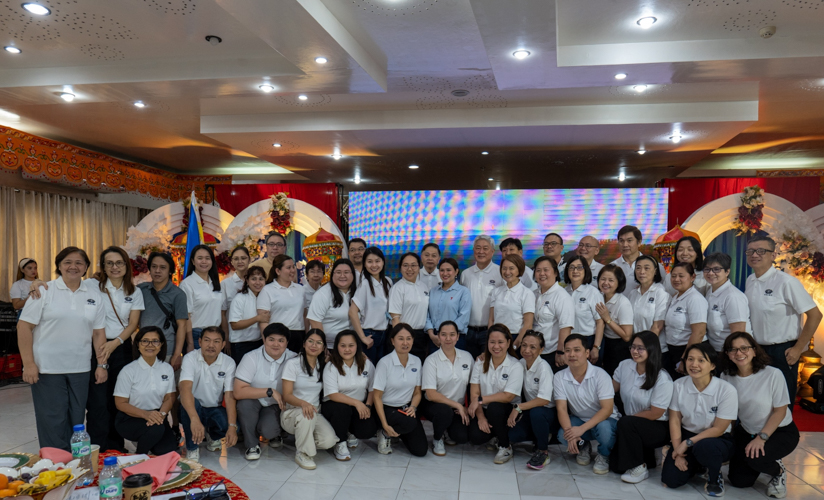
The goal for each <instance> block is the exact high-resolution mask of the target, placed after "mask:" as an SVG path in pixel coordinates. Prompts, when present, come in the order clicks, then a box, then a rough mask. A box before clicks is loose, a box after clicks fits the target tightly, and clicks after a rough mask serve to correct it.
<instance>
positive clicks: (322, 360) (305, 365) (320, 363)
mask: <svg viewBox="0 0 824 500" xmlns="http://www.w3.org/2000/svg"><path fill="white" fill-rule="evenodd" d="M312 335H317V336H318V337H320V339H321V340H322V341H323V344H324V345H326V334H325V333H323V330H321V329H320V328H310V329H309V331H308V332H306V334H305V335H304V336H303V342H301V344H300V352H299V353H298V356H300V367H301V369H303V371H304V372H305V373H306V374H307V375H309V376H310V377H311V376H312V367H311V366H309V359H307V357H306V347H304V344H306V341H307V340H309V337H311V336H312ZM315 363H316V365H317V369H318V380H320V381H321V382H323V367H324V366H325V365H326V354H325V353H320V354H319V355H318V359H317V361H315Z"/></svg>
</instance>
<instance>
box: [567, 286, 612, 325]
mask: <svg viewBox="0 0 824 500" xmlns="http://www.w3.org/2000/svg"><path fill="white" fill-rule="evenodd" d="M566 291H567V293H568V294H569V295H570V298H571V299H572V306H573V310H574V311H575V324H574V325H572V333H580V334H581V335H584V336H586V337H589V336H590V335H595V322H596V321H598V320H599V319H601V315H600V314H598V311H597V310H596V309H595V306H596V305H597V304H598V303H599V302H603V300H604V296H603V295H601V292H599V291H598V289H596V288H594V287H591V286H587V285H583V284H582V285H581V286H579V287H578V289H577V290H573V289H572V285H567V287H566Z"/></svg>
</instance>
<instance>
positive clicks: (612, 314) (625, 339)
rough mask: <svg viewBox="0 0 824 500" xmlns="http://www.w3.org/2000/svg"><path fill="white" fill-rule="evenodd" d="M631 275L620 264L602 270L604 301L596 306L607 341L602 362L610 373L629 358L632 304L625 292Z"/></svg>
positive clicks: (601, 287)
mask: <svg viewBox="0 0 824 500" xmlns="http://www.w3.org/2000/svg"><path fill="white" fill-rule="evenodd" d="M626 286H627V278H626V276H624V272H623V271H622V270H621V268H620V267H618V266H616V265H615V264H607V265H606V266H604V267H603V269H601V272H600V273H599V274H598V289H599V290H600V291H601V293H602V294H603V298H602V301H601V302H599V303H598V304H596V305H595V310H596V311H598V314H599V315H600V316H601V319H602V320H604V343H603V347H604V348H603V352H601V365H602V366H603V368H604V370H606V372H607V374H609V376H612V374H613V373H615V369H616V368H618V364H619V363H620V362H621V361H623V360H625V359H629V357H630V354H629V342H630V339H631V338H632V323H633V319H634V318H633V315H632V304H630V302H629V299H627V297H626V295H624V294H623V292H624V290H625V289H626Z"/></svg>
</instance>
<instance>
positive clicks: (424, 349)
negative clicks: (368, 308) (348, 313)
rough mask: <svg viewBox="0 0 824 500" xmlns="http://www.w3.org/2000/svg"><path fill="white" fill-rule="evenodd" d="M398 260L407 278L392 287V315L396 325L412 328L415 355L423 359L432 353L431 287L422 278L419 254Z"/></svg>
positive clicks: (410, 253) (390, 304) (406, 255)
mask: <svg viewBox="0 0 824 500" xmlns="http://www.w3.org/2000/svg"><path fill="white" fill-rule="evenodd" d="M398 262H399V267H400V271H401V276H403V277H402V278H401V279H400V280H398V282H397V283H395V284H394V285H392V288H391V289H390V290H389V306H388V308H389V316H391V317H392V326H395V325H398V324H400V323H405V324H407V325H409V326H410V327H412V336H413V337H414V338H415V343H414V345H413V346H412V351H411V354H413V355H415V356H417V357H418V358H419V359H420V360H421V362H423V360H425V359H426V356H427V355H428V354H429V336H428V335H427V334H426V332H425V331H424V327H426V314H427V312H428V311H429V291H430V289H429V288H427V286H426V284H424V282H423V281H420V280H419V279H418V278H419V277H420V273H419V270H420V267H421V258H420V257H418V254H416V253H414V252H408V253H405V254H403V255H401V258H400V260H399V261H398Z"/></svg>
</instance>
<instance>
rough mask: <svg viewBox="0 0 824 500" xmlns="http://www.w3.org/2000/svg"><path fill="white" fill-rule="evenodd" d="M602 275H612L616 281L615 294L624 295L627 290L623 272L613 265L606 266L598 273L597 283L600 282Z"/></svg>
mask: <svg viewBox="0 0 824 500" xmlns="http://www.w3.org/2000/svg"><path fill="white" fill-rule="evenodd" d="M604 273H612V274H613V275H614V276H615V279H616V280H617V281H618V288H617V289H616V290H615V293H624V290H626V289H627V277H626V276H625V275H624V270H623V269H621V268H620V267H618V266H616V265H615V264H607V265H605V266H604V267H602V268H601V270H600V271H598V281H599V282H600V281H601V275H602V274H604Z"/></svg>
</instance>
